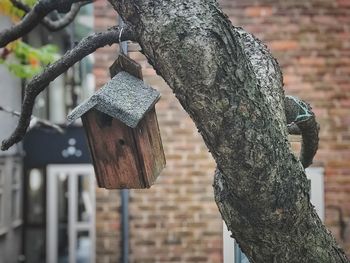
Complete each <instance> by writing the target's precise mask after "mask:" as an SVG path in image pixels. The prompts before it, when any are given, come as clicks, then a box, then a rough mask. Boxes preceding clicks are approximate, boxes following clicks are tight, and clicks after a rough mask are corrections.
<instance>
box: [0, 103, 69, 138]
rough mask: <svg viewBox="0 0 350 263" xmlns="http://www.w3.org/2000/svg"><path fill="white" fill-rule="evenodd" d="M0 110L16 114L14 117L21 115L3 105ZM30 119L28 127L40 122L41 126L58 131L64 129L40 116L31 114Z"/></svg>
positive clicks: (62, 131) (60, 131)
mask: <svg viewBox="0 0 350 263" xmlns="http://www.w3.org/2000/svg"><path fill="white" fill-rule="evenodd" d="M0 111H3V112H6V113H8V114H11V115H13V116H16V117H20V116H21V113H20V112H18V111H14V110H12V109H8V108H5V107H3V106H0ZM30 120H31V121H30V125H29V126H30V127H34V126H35V125H36V124H40V125H43V126H47V127H50V128H52V129H54V130H56V131H57V132H59V133H64V130H63V129H62V128H61V127H60V126H58V125H57V124H54V123H52V122H50V121H48V120H45V119H41V118H38V117H35V116H33V115H31V117H30Z"/></svg>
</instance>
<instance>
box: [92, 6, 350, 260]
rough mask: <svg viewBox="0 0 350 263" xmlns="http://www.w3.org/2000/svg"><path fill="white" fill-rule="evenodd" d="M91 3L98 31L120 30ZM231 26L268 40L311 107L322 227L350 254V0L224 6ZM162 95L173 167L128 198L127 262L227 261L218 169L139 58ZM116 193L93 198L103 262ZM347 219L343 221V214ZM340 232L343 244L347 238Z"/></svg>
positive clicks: (114, 223) (112, 237)
mask: <svg viewBox="0 0 350 263" xmlns="http://www.w3.org/2000/svg"><path fill="white" fill-rule="evenodd" d="M105 2H106V1H97V2H95V7H96V8H95V18H96V19H95V25H96V30H104V29H106V28H107V27H108V26H111V25H113V24H115V22H116V17H115V13H114V11H113V10H112V9H111V8H110V7H109V6H108V5H107V4H106V3H105ZM220 2H221V4H222V7H223V9H224V11H225V12H226V13H227V14H228V15H229V17H230V18H231V20H232V21H233V23H234V24H235V25H237V26H242V27H244V28H245V29H246V30H247V31H250V32H252V33H254V34H255V35H257V36H258V37H259V38H260V39H262V40H263V41H264V42H265V43H266V44H267V45H268V47H269V48H270V49H271V51H272V53H273V54H274V56H275V57H276V58H277V59H278V61H279V63H280V65H281V66H282V68H283V73H284V82H285V85H286V93H287V94H293V95H297V96H299V97H301V98H302V99H305V100H307V101H308V102H310V103H311V105H312V106H313V108H314V111H315V113H316V114H317V118H318V120H319V122H320V124H321V136H320V140H321V143H320V149H319V151H318V153H317V156H316V161H315V163H314V165H315V166H322V167H324V168H325V191H326V200H325V205H326V224H327V226H328V227H329V228H330V229H331V230H332V232H333V233H334V235H335V236H336V238H337V239H338V241H339V242H340V243H341V244H342V245H343V246H344V247H345V248H346V249H347V251H348V253H349V252H350V236H349V235H350V227H349V228H346V227H340V226H341V220H343V221H344V222H345V223H346V224H348V223H349V222H350V131H349V124H350V109H349V107H350V74H349V73H350V32H349V30H350V27H349V25H350V0H338V1H335V0H309V1H295V0H283V1H282V0H280V1H277V0H276V1H271V0H259V1H255V0H245V1H238V0H221V1H220ZM115 54H116V49H115V48H104V49H100V50H98V51H97V53H96V55H95V60H96V63H95V69H94V73H95V75H96V82H97V86H98V87H100V86H101V85H102V84H103V83H105V82H106V81H107V79H108V78H109V76H108V70H107V67H108V66H109V65H111V64H112V62H113V60H114V58H115ZM130 56H131V57H133V58H135V59H137V60H138V61H139V62H140V63H141V65H142V66H143V72H144V76H145V81H146V82H147V83H149V84H150V85H152V86H153V87H155V88H157V89H158V90H159V91H160V92H161V94H162V99H161V100H160V102H159V103H158V104H157V107H156V108H157V113H158V120H159V125H160V129H161V135H162V139H163V145H164V150H165V154H166V158H167V167H166V169H165V170H164V172H163V173H162V174H161V176H160V178H159V179H158V181H157V183H156V185H154V186H153V187H152V188H151V189H149V190H137V191H135V190H132V191H131V202H130V207H129V208H130V235H131V241H130V249H131V251H130V262H222V253H221V251H222V244H221V243H222V231H221V228H222V226H221V219H220V216H219V214H218V210H217V208H216V205H215V203H214V201H213V191H212V187H211V184H212V175H213V170H214V163H213V161H212V159H211V157H210V155H209V154H208V152H207V150H206V148H205V146H204V144H203V142H202V139H201V138H200V136H199V135H198V134H197V131H196V129H195V127H194V125H193V123H192V121H191V120H190V119H189V118H188V116H187V115H186V113H184V111H183V110H182V109H181V106H180V105H179V103H178V102H177V100H176V99H175V98H174V96H173V95H172V92H171V90H170V89H169V88H167V86H166V84H165V83H164V82H163V81H162V80H161V79H160V78H159V77H157V76H156V75H155V72H154V71H153V69H152V68H151V67H150V66H149V65H148V64H147V62H146V61H145V60H144V57H143V56H142V55H141V54H140V53H137V52H131V53H130ZM119 206H120V199H119V192H118V191H107V190H101V189H99V190H98V191H97V258H98V262H119V257H120V249H119V242H120V230H119V222H120V221H119V220H120V219H119V214H118V209H119ZM339 211H341V215H342V219H341V220H340V217H339V215H340V213H339ZM342 234H343V238H342Z"/></svg>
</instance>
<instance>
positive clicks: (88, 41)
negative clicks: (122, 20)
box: [1, 24, 136, 151]
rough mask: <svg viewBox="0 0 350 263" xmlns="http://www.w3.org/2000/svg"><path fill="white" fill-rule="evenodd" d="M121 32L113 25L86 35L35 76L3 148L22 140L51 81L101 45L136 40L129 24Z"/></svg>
mask: <svg viewBox="0 0 350 263" xmlns="http://www.w3.org/2000/svg"><path fill="white" fill-rule="evenodd" d="M120 32H121V30H119V27H113V28H110V29H109V30H108V31H106V32H101V33H95V34H93V35H90V36H88V37H85V38H84V39H83V40H81V42H80V43H79V44H78V45H77V46H76V47H75V48H73V49H72V50H70V51H68V52H67V53H66V54H65V55H64V56H63V57H62V58H60V59H59V60H57V61H56V62H55V63H53V64H52V65H50V66H48V67H47V68H45V70H44V71H43V72H42V73H41V74H39V75H37V76H35V77H34V78H33V79H32V80H31V81H30V82H29V83H28V85H27V86H26V90H25V95H24V99H23V103H22V113H21V116H20V119H19V121H18V124H17V127H16V129H15V131H14V132H13V133H12V135H11V136H10V137H9V138H8V139H7V140H4V141H3V142H2V146H1V150H3V151H4V150H7V149H8V148H10V147H11V146H12V145H14V144H15V143H18V142H19V141H20V140H22V138H23V136H24V135H25V133H26V130H27V128H28V125H29V122H30V117H31V114H32V111H33V106H34V102H35V98H36V97H37V95H38V94H39V93H40V92H41V91H43V90H44V89H45V88H46V87H47V85H48V84H49V83H50V82H51V81H53V80H54V79H55V78H57V77H58V76H59V75H61V74H62V73H64V72H65V71H66V70H67V69H68V68H69V67H71V66H72V65H74V64H75V63H76V62H78V61H80V60H81V59H82V58H84V57H85V56H87V55H89V54H91V53H93V52H94V51H95V50H96V49H98V48H100V47H103V46H106V45H112V44H114V43H118V42H119V40H121V41H126V40H136V37H135V35H134V31H133V28H132V27H131V26H129V25H128V24H125V25H124V26H123V29H122V34H121V35H120Z"/></svg>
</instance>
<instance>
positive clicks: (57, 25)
mask: <svg viewBox="0 0 350 263" xmlns="http://www.w3.org/2000/svg"><path fill="white" fill-rule="evenodd" d="M11 2H12V4H13V5H14V6H15V7H17V8H18V9H21V10H22V11H24V12H25V13H29V12H30V11H31V8H30V7H29V6H27V5H26V4H24V3H22V2H21V1H19V0H11ZM92 2H93V0H88V1H83V2H79V3H75V4H73V5H72V7H71V10H70V11H69V12H68V13H67V14H65V15H64V16H63V17H60V16H59V14H58V13H57V12H54V13H53V14H52V15H54V19H55V20H52V19H50V18H49V17H44V18H43V19H42V21H41V22H40V23H41V24H43V25H44V26H45V27H46V28H47V29H48V30H50V31H53V32H54V31H58V30H61V29H62V28H64V27H66V26H67V25H69V24H70V23H71V22H72V21H73V20H74V18H75V17H76V15H77V14H78V12H79V10H80V8H81V7H82V6H84V5H87V4H90V3H92Z"/></svg>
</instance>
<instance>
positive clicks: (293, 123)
mask: <svg viewBox="0 0 350 263" xmlns="http://www.w3.org/2000/svg"><path fill="white" fill-rule="evenodd" d="M284 104H285V113H286V118H287V127H288V132H289V133H290V134H297V135H298V134H301V136H302V144H301V151H300V157H299V159H300V162H301V163H302V165H303V167H304V168H307V167H308V166H310V165H311V164H312V160H313V158H314V156H315V154H316V152H317V149H318V141H319V138H318V133H319V130H320V127H319V125H318V123H317V122H316V118H315V114H314V113H313V112H312V108H311V107H310V105H309V104H307V103H306V102H304V101H302V100H299V99H298V98H296V97H292V96H286V97H285V99H284Z"/></svg>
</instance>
